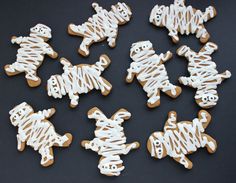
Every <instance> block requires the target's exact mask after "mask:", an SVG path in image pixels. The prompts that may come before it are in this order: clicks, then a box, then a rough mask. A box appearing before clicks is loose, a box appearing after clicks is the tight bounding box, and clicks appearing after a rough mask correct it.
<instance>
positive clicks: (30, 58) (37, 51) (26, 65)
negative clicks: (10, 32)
mask: <svg viewBox="0 0 236 183" xmlns="http://www.w3.org/2000/svg"><path fill="white" fill-rule="evenodd" d="M51 38H52V34H51V29H50V28H49V27H48V26H46V25H43V24H37V25H36V26H34V27H33V28H31V29H30V35H29V36H28V37H22V36H20V37H16V36H13V37H12V39H11V42H12V43H13V44H15V43H16V44H18V45H19V46H20V48H19V49H18V53H17V59H16V61H15V62H14V63H13V64H10V65H6V66H5V68H4V69H5V72H6V74H7V75H8V76H14V75H17V74H20V73H23V72H24V73H25V78H26V80H27V82H28V85H29V86H30V87H36V86H39V85H40V83H41V79H40V78H39V77H38V76H37V69H38V68H39V67H40V65H41V64H42V63H43V60H44V55H48V56H49V57H51V58H53V59H55V58H57V53H56V52H55V51H54V50H53V49H52V47H51V46H50V45H49V44H48V43H47V41H48V40H49V39H51Z"/></svg>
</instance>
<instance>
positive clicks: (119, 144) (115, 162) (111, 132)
mask: <svg viewBox="0 0 236 183" xmlns="http://www.w3.org/2000/svg"><path fill="white" fill-rule="evenodd" d="M130 117H131V114H130V113H129V112H128V111H127V110H126V109H119V110H118V111H117V112H116V113H115V114H114V115H113V116H112V117H111V118H107V117H106V116H105V115H104V114H103V112H102V111H101V110H100V109H98V108H97V107H94V108H92V109H90V110H89V111H88V118H89V119H94V120H96V126H97V128H96V130H95V132H94V134H95V138H94V139H93V140H83V141H82V142H81V145H82V146H83V147H84V148H85V149H91V150H92V151H94V152H96V153H97V154H98V155H100V156H101V158H100V160H99V164H98V168H99V169H100V172H101V174H104V175H107V176H119V175H120V174H121V171H123V170H124V168H125V167H124V166H123V161H122V159H121V157H120V156H121V155H126V154H128V153H129V152H130V150H132V149H137V148H139V146H140V145H139V143H138V142H133V143H130V144H127V143H126V137H125V134H124V128H123V127H122V123H123V122H124V121H125V120H128V119H129V118H130Z"/></svg>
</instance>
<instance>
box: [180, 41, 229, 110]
mask: <svg viewBox="0 0 236 183" xmlns="http://www.w3.org/2000/svg"><path fill="white" fill-rule="evenodd" d="M217 49H218V47H217V45H216V44H214V43H211V42H208V43H207V44H206V45H205V46H204V47H203V48H202V49H201V50H200V51H199V52H198V53H196V52H194V51H192V50H191V49H190V48H189V47H187V46H181V47H180V48H179V49H178V50H177V54H178V55H180V56H184V57H185V58H186V59H187V60H188V71H189V73H190V77H180V78H179V82H180V83H182V84H183V85H186V86H190V87H192V88H196V89H197V92H196V94H195V100H196V102H197V104H198V105H199V106H200V107H202V108H211V107H214V106H215V105H216V104H217V101H218V99H219V97H218V94H217V85H219V84H221V83H222V81H223V80H224V79H227V78H230V77H231V73H230V71H228V70H226V71H225V72H223V73H221V74H219V73H218V71H217V69H216V64H215V62H213V61H212V58H211V54H212V53H213V52H214V51H215V50H217Z"/></svg>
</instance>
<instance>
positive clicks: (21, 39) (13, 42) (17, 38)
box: [11, 36, 26, 44]
mask: <svg viewBox="0 0 236 183" xmlns="http://www.w3.org/2000/svg"><path fill="white" fill-rule="evenodd" d="M25 39H26V37H22V36H20V37H16V36H12V38H11V43H12V44H15V43H16V44H21V43H22V42H23V41H24V40H25Z"/></svg>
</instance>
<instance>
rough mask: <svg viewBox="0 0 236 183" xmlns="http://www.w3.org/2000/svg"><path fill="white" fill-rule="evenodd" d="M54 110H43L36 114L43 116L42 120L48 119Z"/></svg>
mask: <svg viewBox="0 0 236 183" xmlns="http://www.w3.org/2000/svg"><path fill="white" fill-rule="evenodd" d="M55 112H56V109H55V108H50V109H45V110H43V111H38V114H42V115H43V116H44V119H49V118H50V117H52V116H53V114H55Z"/></svg>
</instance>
